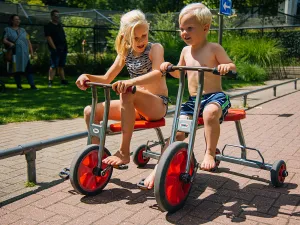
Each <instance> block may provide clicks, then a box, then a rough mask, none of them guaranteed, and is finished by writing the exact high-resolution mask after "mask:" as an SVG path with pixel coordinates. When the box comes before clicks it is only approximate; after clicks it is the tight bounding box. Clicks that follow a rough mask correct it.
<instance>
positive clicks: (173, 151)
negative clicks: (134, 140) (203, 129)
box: [154, 142, 196, 212]
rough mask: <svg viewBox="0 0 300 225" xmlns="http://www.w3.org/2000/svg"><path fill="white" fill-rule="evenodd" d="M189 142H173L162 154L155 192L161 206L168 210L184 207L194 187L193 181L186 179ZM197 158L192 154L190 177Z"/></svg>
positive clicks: (156, 175) (155, 182)
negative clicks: (184, 177)
mask: <svg viewBox="0 0 300 225" xmlns="http://www.w3.org/2000/svg"><path fill="white" fill-rule="evenodd" d="M187 149H188V144H187V143H185V142H174V143H172V144H171V145H170V146H169V147H168V148H167V149H166V151H165V152H164V154H162V156H161V158H160V161H159V163H158V166H157V171H156V174H155V181H154V194H155V198H156V201H157V203H158V205H159V207H160V208H161V209H163V210H165V211H168V212H175V211H177V210H178V209H180V208H182V207H183V205H184V203H185V201H186V199H187V197H188V195H189V193H190V190H191V188H192V182H191V181H190V180H189V181H188V182H186V181H184V179H183V176H186V175H187V174H185V168H186V165H187V156H188V150H187ZM195 165H196V160H195V157H194V154H192V160H191V161H190V170H189V173H188V175H189V176H188V177H192V176H193V175H194V167H195Z"/></svg>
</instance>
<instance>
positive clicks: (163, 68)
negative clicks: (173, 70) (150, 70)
mask: <svg viewBox="0 0 300 225" xmlns="http://www.w3.org/2000/svg"><path fill="white" fill-rule="evenodd" d="M170 65H172V63H170V62H163V63H162V64H161V65H160V72H161V73H162V74H165V73H166V71H167V69H168V66H170Z"/></svg>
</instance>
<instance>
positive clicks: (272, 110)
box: [0, 90, 300, 224]
mask: <svg viewBox="0 0 300 225" xmlns="http://www.w3.org/2000/svg"><path fill="white" fill-rule="evenodd" d="M269 91H270V90H269ZM282 114H293V115H292V116H290V117H281V116H280V115H282ZM28 124H30V126H28ZM82 124H83V121H82V119H75V120H64V121H55V122H53V121H40V122H33V123H18V124H8V125H5V126H0V135H1V137H2V138H1V141H0V149H4V148H10V147H14V146H16V145H17V144H16V143H28V142H31V141H37V140H43V139H47V138H53V137H57V136H60V135H65V134H69V133H72V132H77V131H82ZM170 126H171V118H167V126H166V127H164V128H163V133H164V134H168V133H169V132H170ZM242 126H243V130H244V135H245V139H246V143H247V144H248V146H250V147H255V148H258V149H260V150H261V152H262V154H263V155H264V157H265V161H266V162H268V163H273V162H274V161H275V160H277V159H283V160H285V161H286V163H287V166H288V170H289V177H288V178H287V179H286V184H285V185H284V187H283V188H279V189H275V188H272V187H271V186H269V178H270V174H269V172H268V171H262V170H259V169H253V168H248V167H245V166H241V165H236V164H230V163H226V162H221V165H220V168H219V170H218V171H217V172H216V173H207V172H203V171H198V174H197V176H196V182H195V184H194V186H193V190H192V192H191V195H190V197H189V199H188V201H187V203H186V205H185V207H184V208H183V209H182V210H180V211H178V212H177V213H175V214H167V213H165V212H161V211H160V210H159V209H158V208H157V205H156V201H155V198H154V196H153V192H151V191H149V192H143V191H140V190H139V189H137V187H136V185H135V183H136V182H138V181H139V180H140V179H141V178H143V177H145V176H146V175H147V174H148V173H149V172H150V171H151V169H152V168H153V167H154V165H155V162H156V161H155V160H151V161H150V162H149V165H148V166H146V168H143V169H138V168H136V166H134V164H132V163H131V164H130V169H129V170H127V171H116V170H115V171H114V174H113V176H112V179H111V181H110V183H109V184H108V185H107V187H106V188H105V190H104V191H103V192H102V193H101V194H99V195H98V196H95V197H84V196H81V195H78V194H76V193H74V191H73V189H72V186H71V185H70V183H69V181H65V182H62V180H61V179H59V177H58V176H57V173H58V172H59V171H60V170H61V168H62V167H65V166H68V165H69V164H70V161H71V160H72V158H73V156H74V154H76V152H77V151H78V150H80V149H82V148H84V146H85V139H80V140H78V141H73V142H69V143H65V144H61V145H58V146H54V147H51V148H47V149H45V150H41V151H39V152H38V153H37V180H38V185H37V186H36V187H33V188H24V182H25V181H26V163H25V159H24V156H16V157H12V158H9V159H5V160H0V180H1V183H0V187H1V189H0V204H1V205H2V207H1V208H0V224H83V223H85V224H202V223H211V224H229V223H243V224H274V223H277V224H300V205H299V203H300V188H299V186H298V185H299V184H300V163H299V161H300V138H299V136H300V92H295V93H292V94H289V95H286V96H283V97H281V98H278V99H276V100H273V101H270V102H267V103H265V104H262V105H259V106H258V107H255V108H253V109H251V110H249V111H248V112H247V119H246V120H243V121H242ZM221 127H222V129H221V137H220V141H219V145H218V146H219V147H222V146H223V145H224V144H226V143H233V144H234V143H238V139H237V135H236V131H235V127H234V123H232V122H227V123H224V124H223V125H222V126H221ZM45 129H47V130H46V131H45ZM41 131H43V132H41ZM197 137H203V130H198V131H197ZM119 138H120V137H119V135H116V136H110V137H108V138H107V148H108V149H109V150H111V151H112V152H113V151H115V150H116V148H117V147H118V144H119ZM146 138H150V139H151V138H155V132H154V131H152V130H151V131H141V132H136V133H135V134H134V138H133V142H132V149H134V148H136V147H137V146H139V145H140V144H141V143H144V141H145V139H146ZM204 146H205V143H204V140H203V138H197V140H196V143H195V155H196V157H197V159H198V161H200V160H201V159H202V158H203V149H204ZM238 153H239V150H237V149H229V150H228V151H227V154H231V155H235V156H238V155H239V154H238ZM248 156H249V157H251V158H252V159H258V156H257V154H254V153H252V152H250V153H249V154H248Z"/></svg>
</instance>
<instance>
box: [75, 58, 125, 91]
mask: <svg viewBox="0 0 300 225" xmlns="http://www.w3.org/2000/svg"><path fill="white" fill-rule="evenodd" d="M124 65H125V61H124V59H122V57H121V56H119V55H118V56H117V57H116V59H115V61H114V63H113V64H112V65H111V67H110V68H109V70H108V71H107V72H106V73H105V75H91V74H82V75H80V76H79V77H78V79H77V81H76V85H77V86H78V87H79V88H80V89H82V90H85V89H86V87H85V86H84V82H85V81H86V80H90V81H91V82H97V83H103V84H109V83H111V82H112V81H113V80H114V79H115V77H116V76H117V75H118V74H119V73H120V72H121V70H122V69H123V67H124Z"/></svg>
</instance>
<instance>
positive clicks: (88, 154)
mask: <svg viewBox="0 0 300 225" xmlns="http://www.w3.org/2000/svg"><path fill="white" fill-rule="evenodd" d="M98 151H99V146H98V145H94V144H93V145H88V146H87V147H86V148H85V149H84V150H83V151H81V152H79V153H78V154H77V155H76V156H75V158H74V159H73V161H72V163H71V168H70V181H71V184H72V186H73V188H74V189H75V191H77V192H78V193H81V194H83V195H96V194H99V193H100V192H101V191H102V189H103V188H105V186H106V185H107V183H108V182H109V180H110V177H111V175H112V172H113V168H112V167H111V168H110V169H108V170H107V171H106V173H105V174H104V176H96V175H95V174H94V169H95V168H96V167H97V164H98ZM110 155H111V154H110V152H109V151H108V150H107V149H106V148H104V152H103V157H102V159H101V160H103V159H105V158H106V157H108V156H110ZM107 167H108V165H107V164H105V163H102V165H101V169H105V168H107Z"/></svg>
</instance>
